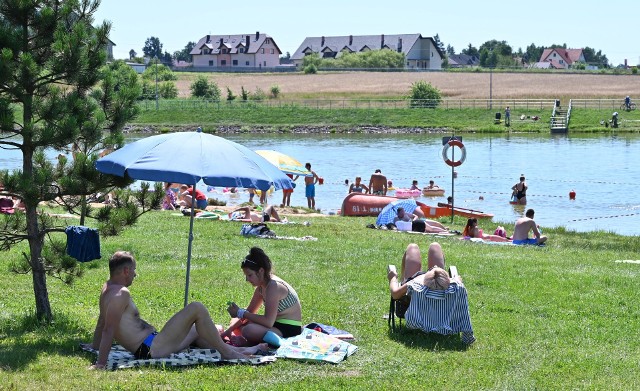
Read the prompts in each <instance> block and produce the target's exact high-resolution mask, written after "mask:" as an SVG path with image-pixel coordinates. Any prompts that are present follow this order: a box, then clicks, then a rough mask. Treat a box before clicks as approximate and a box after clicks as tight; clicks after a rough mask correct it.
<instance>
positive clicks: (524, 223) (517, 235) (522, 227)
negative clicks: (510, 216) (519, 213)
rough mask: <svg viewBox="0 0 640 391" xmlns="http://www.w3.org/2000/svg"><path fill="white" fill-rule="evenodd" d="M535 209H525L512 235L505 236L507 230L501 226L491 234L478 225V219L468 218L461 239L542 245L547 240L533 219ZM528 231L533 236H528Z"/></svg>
mask: <svg viewBox="0 0 640 391" xmlns="http://www.w3.org/2000/svg"><path fill="white" fill-rule="evenodd" d="M534 215H535V211H534V210H533V209H527V211H526V212H525V215H524V216H523V217H520V218H519V219H518V220H516V223H515V226H514V229H513V235H512V236H507V232H506V230H505V229H504V227H502V226H498V227H497V228H496V230H495V231H494V233H493V234H486V233H484V232H483V230H482V229H481V228H479V227H478V219H476V218H470V219H468V220H467V225H466V226H465V227H464V230H463V231H462V236H463V239H470V238H480V239H484V240H488V241H491V242H512V243H513V244H532V245H542V244H544V243H545V242H546V241H547V237H546V236H544V235H542V231H541V230H540V227H539V226H538V224H536V222H535V220H534V219H533V217H534ZM529 232H532V233H533V237H532V238H530V237H529Z"/></svg>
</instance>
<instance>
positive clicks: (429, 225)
mask: <svg viewBox="0 0 640 391" xmlns="http://www.w3.org/2000/svg"><path fill="white" fill-rule="evenodd" d="M396 213H397V214H398V215H397V216H396V217H394V219H393V222H394V223H396V222H398V221H410V222H412V223H413V228H412V230H413V231H418V232H428V233H449V230H448V229H446V228H445V226H444V225H442V224H441V223H440V222H438V221H435V220H429V219H426V218H425V216H424V213H422V211H421V210H420V208H416V210H414V211H413V213H407V212H406V211H405V210H404V208H402V207H400V208H398V210H397V212H396Z"/></svg>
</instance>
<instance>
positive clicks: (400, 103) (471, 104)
mask: <svg viewBox="0 0 640 391" xmlns="http://www.w3.org/2000/svg"><path fill="white" fill-rule="evenodd" d="M157 105H158V109H161V110H228V109H238V110H242V109H256V108H265V109H269V108H278V109H299V108H303V109H318V110H320V109H322V110H346V109H352V110H378V109H410V108H420V107H437V108H438V109H445V110H462V109H486V110H504V108H505V107H507V106H509V107H510V108H511V110H517V109H520V110H533V109H538V110H546V109H549V110H551V109H552V108H553V107H554V105H555V99H443V100H441V101H439V102H438V101H436V100H429V99H296V100H290V99H263V100H246V101H244V100H233V101H214V100H206V99H168V100H167V99H160V100H159V101H158V102H157ZM139 106H140V108H141V110H145V111H147V110H156V101H155V100H144V101H141V102H140V103H139Z"/></svg>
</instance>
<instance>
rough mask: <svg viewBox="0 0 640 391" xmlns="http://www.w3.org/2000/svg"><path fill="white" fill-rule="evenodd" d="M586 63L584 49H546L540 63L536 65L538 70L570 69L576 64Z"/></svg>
mask: <svg viewBox="0 0 640 391" xmlns="http://www.w3.org/2000/svg"><path fill="white" fill-rule="evenodd" d="M576 62H581V63H586V60H585V58H584V53H583V51H582V49H563V48H553V49H544V51H543V52H542V55H541V56H540V62H539V63H537V64H534V66H535V67H537V68H555V69H568V68H571V66H572V65H573V64H574V63H576Z"/></svg>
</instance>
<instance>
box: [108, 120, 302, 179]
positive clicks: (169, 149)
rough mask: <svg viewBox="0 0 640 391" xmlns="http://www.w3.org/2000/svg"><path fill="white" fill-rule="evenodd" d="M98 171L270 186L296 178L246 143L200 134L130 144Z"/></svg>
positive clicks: (131, 175)
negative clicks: (246, 145)
mask: <svg viewBox="0 0 640 391" xmlns="http://www.w3.org/2000/svg"><path fill="white" fill-rule="evenodd" d="M96 169H97V170H98V171H100V172H102V173H105V174H112V175H117V176H121V177H124V176H125V175H126V176H129V177H130V178H133V179H139V180H144V181H155V182H174V183H186V184H189V185H193V184H196V183H198V182H200V181H201V180H202V181H203V182H204V183H205V184H207V185H210V186H220V187H244V188H250V187H253V188H256V189H259V190H268V189H269V188H270V187H271V185H273V186H274V187H275V189H276V190H280V189H291V188H293V185H292V181H291V179H290V178H288V177H287V176H286V175H285V174H284V173H282V171H280V170H279V169H278V168H277V167H275V166H274V165H273V164H271V163H269V161H267V160H266V159H265V158H263V157H262V156H260V155H258V154H257V153H255V152H253V151H251V150H250V149H249V148H246V147H245V146H243V145H240V144H238V143H235V142H233V141H229V140H227V139H224V138H222V137H218V136H213V135H211V134H206V133H202V132H201V131H197V132H178V133H167V134H161V135H157V136H150V137H146V138H143V139H140V140H138V141H135V142H133V143H130V144H127V145H125V146H124V147H122V148H120V149H118V150H117V151H115V152H113V153H110V154H109V155H107V156H105V157H103V158H101V159H98V161H97V162H96Z"/></svg>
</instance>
